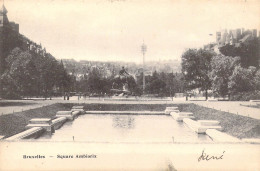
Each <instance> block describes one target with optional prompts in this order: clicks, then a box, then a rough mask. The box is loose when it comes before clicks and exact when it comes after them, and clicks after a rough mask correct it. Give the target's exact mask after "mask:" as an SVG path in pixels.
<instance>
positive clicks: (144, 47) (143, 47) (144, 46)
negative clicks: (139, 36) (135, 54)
mask: <svg viewBox="0 0 260 171" xmlns="http://www.w3.org/2000/svg"><path fill="white" fill-rule="evenodd" d="M146 50H147V47H146V45H145V44H144V42H143V44H142V46H141V51H142V53H143V94H144V90H145V74H144V70H145V61H144V57H145V52H146Z"/></svg>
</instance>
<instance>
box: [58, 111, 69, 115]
mask: <svg viewBox="0 0 260 171" xmlns="http://www.w3.org/2000/svg"><path fill="white" fill-rule="evenodd" d="M66 114H67V115H68V114H70V115H71V114H72V111H58V112H57V113H56V115H66Z"/></svg>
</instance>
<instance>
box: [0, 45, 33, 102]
mask: <svg viewBox="0 0 260 171" xmlns="http://www.w3.org/2000/svg"><path fill="white" fill-rule="evenodd" d="M6 61H7V66H8V69H7V70H6V71H5V73H4V74H3V76H2V80H3V83H4V88H5V92H6V93H9V95H8V96H11V94H12V92H14V93H15V96H31V95H33V94H34V93H35V91H36V89H35V87H34V85H35V82H36V79H37V69H36V67H35V65H34V63H33V61H32V55H31V54H30V53H29V52H28V51H22V50H21V49H19V48H15V49H14V50H13V51H12V52H11V53H10V55H9V56H8V57H7V59H6ZM6 79H9V80H6ZM10 84H11V85H10ZM10 98H12V97H10Z"/></svg>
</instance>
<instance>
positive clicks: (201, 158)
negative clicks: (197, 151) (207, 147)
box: [198, 150, 225, 162]
mask: <svg viewBox="0 0 260 171" xmlns="http://www.w3.org/2000/svg"><path fill="white" fill-rule="evenodd" d="M224 153H225V151H223V153H222V155H220V156H213V155H208V154H206V153H205V151H204V150H202V154H201V156H200V157H199V158H198V162H200V161H201V160H206V161H209V160H221V159H223V156H224Z"/></svg>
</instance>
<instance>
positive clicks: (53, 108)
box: [0, 104, 71, 137]
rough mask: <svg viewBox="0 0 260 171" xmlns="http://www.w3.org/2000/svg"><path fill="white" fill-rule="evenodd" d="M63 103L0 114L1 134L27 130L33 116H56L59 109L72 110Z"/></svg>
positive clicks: (5, 134) (12, 133)
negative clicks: (26, 127)
mask: <svg viewBox="0 0 260 171" xmlns="http://www.w3.org/2000/svg"><path fill="white" fill-rule="evenodd" d="M70 109H71V108H68V107H67V106H64V105H62V104H54V105H50V106H44V107H40V108H36V109H31V110H26V111H23V112H17V113H14V114H8V115H2V116H0V135H4V136H6V137H9V136H12V135H14V134H17V133H19V132H22V131H24V130H25V126H26V125H27V124H28V122H29V120H30V119H32V118H54V116H55V114H56V112H57V111H59V110H70Z"/></svg>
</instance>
